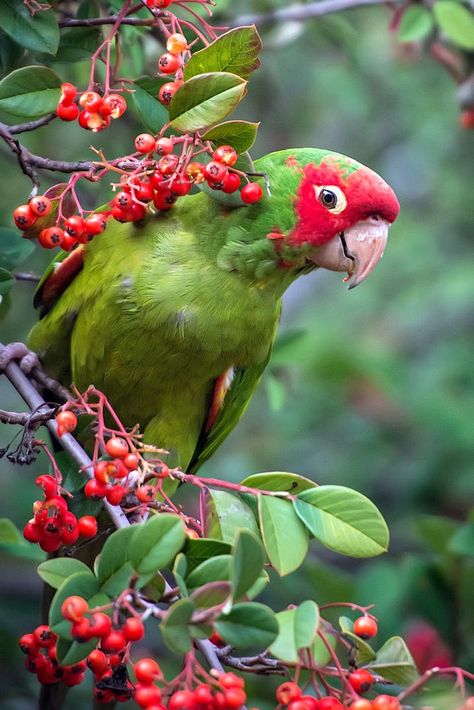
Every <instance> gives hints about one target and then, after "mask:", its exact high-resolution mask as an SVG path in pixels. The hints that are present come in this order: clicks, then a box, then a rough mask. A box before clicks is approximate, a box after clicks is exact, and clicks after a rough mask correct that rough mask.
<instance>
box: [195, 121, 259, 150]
mask: <svg viewBox="0 0 474 710" xmlns="http://www.w3.org/2000/svg"><path fill="white" fill-rule="evenodd" d="M259 125H260V123H251V122H250V121H224V123H218V124H217V126H213V127H212V128H211V129H210V130H209V131H206V133H204V135H203V137H202V138H203V140H205V141H211V143H214V145H231V146H232V147H233V148H234V149H235V150H236V151H237V153H245V151H247V150H250V148H251V147H252V146H253V144H254V143H255V139H256V137H257V130H258V127H259Z"/></svg>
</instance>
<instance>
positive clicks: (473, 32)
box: [433, 0, 474, 50]
mask: <svg viewBox="0 0 474 710" xmlns="http://www.w3.org/2000/svg"><path fill="white" fill-rule="evenodd" d="M433 13H434V16H435V19H436V22H437V23H438V25H439V27H440V29H441V31H442V32H443V33H444V34H445V35H446V37H448V38H449V39H450V40H451V41H452V42H454V44H457V45H458V46H459V47H462V49H468V50H472V49H474V15H473V14H472V11H471V10H470V9H468V8H467V7H465V6H464V5H462V4H461V3H459V2H453V1H452V0H438V2H435V3H434V5H433Z"/></svg>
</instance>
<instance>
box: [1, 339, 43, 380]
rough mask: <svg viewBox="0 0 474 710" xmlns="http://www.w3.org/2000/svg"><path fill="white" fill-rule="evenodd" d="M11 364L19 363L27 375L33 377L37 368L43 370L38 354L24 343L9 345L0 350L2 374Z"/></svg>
mask: <svg viewBox="0 0 474 710" xmlns="http://www.w3.org/2000/svg"><path fill="white" fill-rule="evenodd" d="M11 362H18V365H19V366H20V369H21V370H22V372H24V373H25V375H31V373H32V371H33V370H34V369H35V368H38V369H40V368H41V363H40V361H39V358H38V356H37V354H36V353H34V352H33V351H32V350H29V349H28V348H27V347H26V345H25V344H24V343H9V344H8V345H5V347H3V348H2V349H1V350H0V372H3V371H4V370H6V368H7V367H8V365H9V364H10V363H11Z"/></svg>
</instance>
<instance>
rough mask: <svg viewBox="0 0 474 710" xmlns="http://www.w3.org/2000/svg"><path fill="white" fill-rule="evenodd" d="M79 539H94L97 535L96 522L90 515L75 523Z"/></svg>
mask: <svg viewBox="0 0 474 710" xmlns="http://www.w3.org/2000/svg"><path fill="white" fill-rule="evenodd" d="M77 527H78V529H79V535H80V537H95V536H96V535H97V527H98V526H97V520H96V519H95V518H94V517H92V515H83V516H82V518H79V520H78V521H77Z"/></svg>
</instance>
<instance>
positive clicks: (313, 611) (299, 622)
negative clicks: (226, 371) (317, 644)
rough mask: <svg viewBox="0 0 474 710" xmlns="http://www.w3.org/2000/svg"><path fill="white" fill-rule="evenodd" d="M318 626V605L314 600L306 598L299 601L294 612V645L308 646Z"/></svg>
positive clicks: (313, 638)
mask: <svg viewBox="0 0 474 710" xmlns="http://www.w3.org/2000/svg"><path fill="white" fill-rule="evenodd" d="M318 628H319V607H318V605H317V604H316V602H313V601H312V600H311V599H308V600H306V601H304V602H301V604H300V605H299V607H297V609H296V614H295V645H296V648H297V649H298V650H299V649H301V648H310V647H311V645H312V644H313V643H314V640H315V638H316V634H317V631H318Z"/></svg>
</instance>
